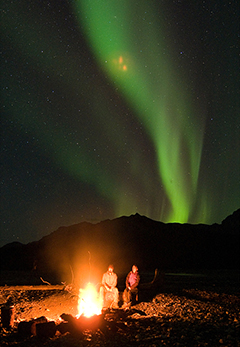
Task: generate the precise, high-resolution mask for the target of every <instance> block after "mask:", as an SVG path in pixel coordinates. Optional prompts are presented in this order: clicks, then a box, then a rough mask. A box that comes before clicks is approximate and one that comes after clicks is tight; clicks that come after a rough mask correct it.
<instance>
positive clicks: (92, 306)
mask: <svg viewBox="0 0 240 347" xmlns="http://www.w3.org/2000/svg"><path fill="white" fill-rule="evenodd" d="M101 313H102V305H101V302H100V298H99V295H98V292H97V290H96V287H95V286H94V285H93V284H91V283H88V284H87V286H86V288H85V289H82V288H80V290H79V297H78V314H77V318H79V317H80V316H81V315H83V316H85V317H92V316H93V315H99V314H101Z"/></svg>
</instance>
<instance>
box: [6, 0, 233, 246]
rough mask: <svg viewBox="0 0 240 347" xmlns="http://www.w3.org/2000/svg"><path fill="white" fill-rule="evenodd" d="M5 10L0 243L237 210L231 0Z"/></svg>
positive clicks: (77, 3) (32, 1)
mask: <svg viewBox="0 0 240 347" xmlns="http://www.w3.org/2000/svg"><path fill="white" fill-rule="evenodd" d="M186 3H187V4H186ZM1 12H2V14H1V31H2V32H1V37H2V40H1V46H2V47H1V57H2V60H1V91H2V92H1V100H2V103H1V108H2V112H1V125H2V127H1V197H2V198H1V243H0V246H2V245H4V244H6V243H9V242H13V241H19V242H22V243H28V242H31V241H36V240H39V239H40V238H42V237H43V236H44V235H47V234H50V233H51V232H52V231H54V230H56V229H57V228H58V227H60V226H63V225H72V224H75V223H80V222H83V221H90V222H93V223H95V222H97V221H101V220H105V219H113V218H116V217H120V216H123V215H125V216H129V215H131V214H135V213H139V214H141V215H145V216H147V217H149V218H151V219H154V220H158V221H162V222H166V223H168V222H180V223H192V224H198V223H205V224H213V223H221V222H222V220H223V219H225V218H226V217H227V216H228V215H230V214H232V213H233V212H234V211H235V210H237V209H238V208H239V207H240V179H239V172H240V170H239V169H240V159H239V157H240V156H239V153H240V140H239V139H240V136H239V47H238V42H239V41H238V40H239V36H240V35H239V22H238V20H239V5H238V1H237V0H234V1H212V0H210V1H208V0H206V1H199V0H192V1H188V2H186V1H184V0H182V1H181V0H178V1H177V0H176V1H173V0H166V1H165V0H162V1H160V0H156V1H146V0H145V1H144V0H138V1H136V0H118V1H115V0H101V1H100V0H72V1H62V0H54V1H53V0H51V1H44V0H43V1H36V0H28V1H26V0H21V1H19V0H15V1H10V0H3V1H2V2H1Z"/></svg>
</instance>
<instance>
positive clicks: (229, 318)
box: [0, 273, 240, 347]
mask: <svg viewBox="0 0 240 347" xmlns="http://www.w3.org/2000/svg"><path fill="white" fill-rule="evenodd" d="M66 289H67V290H66ZM8 300H10V301H12V303H13V305H14V327H13V328H12V329H6V328H4V327H2V326H1V327H0V341H1V346H26V347H28V346H29V347H30V346H49V347H50V346H67V347H68V346H69V347H73V346H191V347H192V346H240V334H239V332H240V296H239V274H237V273H234V274H231V276H230V275H229V274H227V275H226V273H225V274H223V273H218V274H214V275H213V274H211V275H210V274H208V275H201V276H200V275H196V274H191V275H190V274H181V273H177V274H176V273H175V274H173V273H168V274H166V275H165V281H164V285H163V284H161V286H160V285H159V286H158V287H155V288H154V289H153V290H152V291H149V290H148V291H147V292H146V291H145V292H144V291H143V292H142V293H140V301H139V303H138V304H136V305H134V306H133V307H132V308H131V309H130V310H127V311H123V310H121V309H120V310H116V311H113V312H107V313H106V315H105V316H104V319H105V321H107V322H108V329H106V330H104V331H103V330H101V329H99V330H96V331H95V332H92V331H91V330H89V329H87V330H86V331H84V333H83V335H82V336H80V335H76V334H71V333H69V332H66V333H62V334H61V333H60V332H57V333H56V334H55V335H54V336H53V337H51V338H44V339H40V338H39V337H37V336H20V335H19V334H18V333H17V328H18V324H19V322H21V321H29V320H31V319H33V318H38V317H41V316H45V317H46V318H47V319H48V320H49V321H52V320H54V321H55V323H56V324H59V323H60V321H61V320H60V315H61V314H62V313H67V314H70V315H72V316H73V317H74V316H75V315H76V314H77V300H78V296H77V293H76V291H74V289H72V288H64V287H63V286H47V285H45V286H24V287H23V286H21V287H20V286H2V287H0V305H1V307H4V305H6V302H7V301H8ZM109 327H110V329H109ZM111 327H112V328H111Z"/></svg>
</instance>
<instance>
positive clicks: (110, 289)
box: [100, 265, 118, 309]
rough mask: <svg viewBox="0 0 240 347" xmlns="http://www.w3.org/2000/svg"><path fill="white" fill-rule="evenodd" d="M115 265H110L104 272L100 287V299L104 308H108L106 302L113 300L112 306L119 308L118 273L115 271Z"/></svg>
mask: <svg viewBox="0 0 240 347" xmlns="http://www.w3.org/2000/svg"><path fill="white" fill-rule="evenodd" d="M113 270H114V267H113V265H109V266H108V270H107V272H105V273H104V274H103V277H102V285H101V287H100V300H101V304H102V308H103V309H104V308H106V306H108V305H106V303H107V302H111V304H110V307H111V308H118V289H117V287H116V286H117V275H116V274H115V273H114V272H113Z"/></svg>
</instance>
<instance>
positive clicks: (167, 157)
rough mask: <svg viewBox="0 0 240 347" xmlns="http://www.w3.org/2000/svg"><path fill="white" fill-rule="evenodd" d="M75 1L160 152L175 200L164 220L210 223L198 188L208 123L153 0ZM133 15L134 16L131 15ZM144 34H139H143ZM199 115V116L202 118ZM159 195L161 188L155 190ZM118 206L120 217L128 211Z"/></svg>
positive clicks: (102, 59)
mask: <svg viewBox="0 0 240 347" xmlns="http://www.w3.org/2000/svg"><path fill="white" fill-rule="evenodd" d="M141 4H143V3H142V2H141V1H140V5H139V2H138V4H137V3H136V2H135V1H128V0H125V1H121V2H116V1H104V2H102V1H97V0H96V1H86V0H84V1H75V6H76V12H77V14H78V16H79V22H80V23H81V24H82V23H83V25H84V29H85V30H84V31H85V35H86V36H87V38H88V39H89V41H90V43H91V47H92V50H93V53H94V55H96V56H97V58H98V62H99V65H100V66H101V68H102V69H104V70H106V72H107V74H108V75H109V76H110V78H111V80H112V83H114V84H115V85H116V86H117V87H118V88H119V89H120V90H121V92H122V94H123V95H124V97H125V99H126V100H127V102H128V104H129V105H130V107H131V108H133V109H134V110H135V112H136V114H137V115H138V117H139V120H140V121H141V122H142V124H143V125H144V128H145V130H146V131H147V133H148V134H149V135H150V137H151V139H152V141H153V143H154V146H155V150H156V153H157V160H158V168H159V176H160V179H161V181H162V182H163V185H164V190H165V193H166V195H167V197H168V199H169V201H170V203H171V211H170V212H169V213H168V212H167V211H166V210H165V207H164V205H162V210H161V212H160V216H159V218H160V219H161V220H164V221H165V222H180V223H185V222H188V220H189V217H190V216H191V217H192V213H193V211H194V210H195V207H196V204H197V205H198V207H197V211H198V213H197V216H195V218H194V220H195V222H206V221H207V211H209V208H210V206H208V205H207V199H206V195H205V194H204V193H205V192H204V191H202V194H201V192H200V191H199V190H198V175H199V168H200V163H201V153H202V143H203V130H204V122H199V119H201V115H199V114H196V111H195V110H194V105H192V104H191V95H186V93H184V90H185V88H183V87H182V84H184V83H187V81H185V80H184V79H180V77H181V76H178V75H177V74H176V73H174V66H172V65H173V64H171V61H169V59H168V58H167V57H166V55H165V54H164V52H165V47H164V43H163V42H162V40H161V35H162V36H163V34H164V33H160V32H159V30H158V27H159V23H155V21H156V19H155V15H154V7H152V4H151V2H148V3H146V2H144V6H141ZM133 13H134V15H132V14H133ZM139 32H140V33H141V36H140V37H139V34H138V33H139ZM199 116H200V117H199ZM156 194H157V192H156ZM123 206H124V204H122V203H120V204H119V206H118V209H119V210H118V211H117V214H118V215H122V214H124V212H125V207H123Z"/></svg>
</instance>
